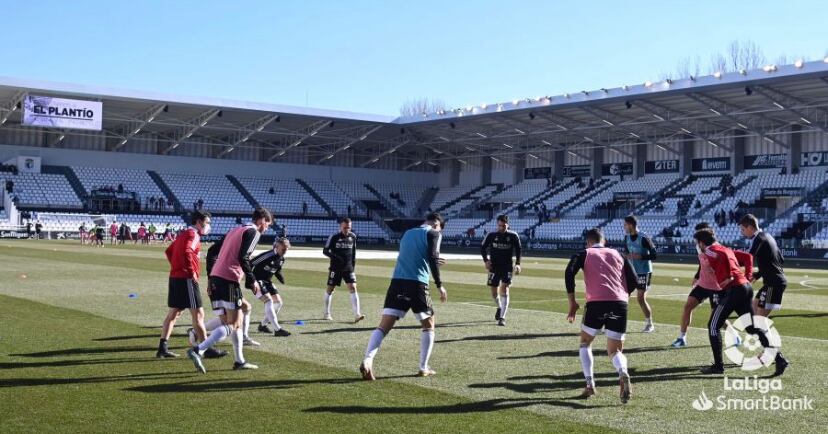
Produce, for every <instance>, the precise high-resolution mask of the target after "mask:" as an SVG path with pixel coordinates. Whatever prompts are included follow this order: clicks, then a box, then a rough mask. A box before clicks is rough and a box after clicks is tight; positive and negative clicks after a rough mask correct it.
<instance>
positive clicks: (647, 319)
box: [644, 316, 653, 326]
mask: <svg viewBox="0 0 828 434" xmlns="http://www.w3.org/2000/svg"><path fill="white" fill-rule="evenodd" d="M644 324H646V325H648V326H650V325H653V317H652V316H651V317H649V318H644Z"/></svg>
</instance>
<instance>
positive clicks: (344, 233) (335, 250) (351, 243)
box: [322, 217, 365, 323]
mask: <svg viewBox="0 0 828 434" xmlns="http://www.w3.org/2000/svg"><path fill="white" fill-rule="evenodd" d="M322 253H323V254H324V255H325V256H327V257H329V258H331V264H330V266H329V267H328V288H327V290H326V291H325V310H324V312H323V315H324V316H323V318H325V319H326V320H328V321H330V320H332V319H333V317H331V299H332V298H333V293H334V290H335V289H336V287H337V286H339V285H341V284H342V281H343V280H344V281H345V284H346V285H347V286H348V292H350V293H351V309H353V311H354V323H358V322H360V321H362V320H363V319H365V315H363V314H362V310H361V309H360V306H359V293H357V286H356V274H355V273H354V266H355V265H356V235H354V233H353V232H351V219H349V218H347V217H345V218H343V219H342V220H340V221H339V232H337V233H335V234H333V235H331V236H330V237H329V238H328V242H326V243H325V247H324V248H323V249H322Z"/></svg>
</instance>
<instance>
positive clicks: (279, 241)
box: [273, 237, 290, 247]
mask: <svg viewBox="0 0 828 434" xmlns="http://www.w3.org/2000/svg"><path fill="white" fill-rule="evenodd" d="M279 244H282V245H284V246H285V247H290V240H289V239H287V238H285V237H277V238H276V241H275V242H274V243H273V247H276V246H277V245H279Z"/></svg>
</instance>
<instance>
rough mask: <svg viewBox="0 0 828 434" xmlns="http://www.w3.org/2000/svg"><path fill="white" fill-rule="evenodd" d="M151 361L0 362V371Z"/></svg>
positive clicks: (145, 360)
mask: <svg viewBox="0 0 828 434" xmlns="http://www.w3.org/2000/svg"><path fill="white" fill-rule="evenodd" d="M151 360H155V358H143V359H136V358H131V359H92V360H53V361H49V362H0V369H25V368H59V367H63V366H91V365H111V364H116V363H144V362H148V361H151Z"/></svg>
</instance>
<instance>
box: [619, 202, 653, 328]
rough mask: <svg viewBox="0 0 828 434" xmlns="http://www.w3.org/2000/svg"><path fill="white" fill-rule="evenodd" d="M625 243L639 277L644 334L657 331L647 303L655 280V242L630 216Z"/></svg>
mask: <svg viewBox="0 0 828 434" xmlns="http://www.w3.org/2000/svg"><path fill="white" fill-rule="evenodd" d="M624 231H625V232H627V235H626V236H624V243H625V244H626V245H627V259H629V260H630V262H632V264H633V267H634V268H635V273H636V274H637V275H638V285H637V287H636V289H638V291H637V292H636V295H637V296H638V297H637V298H638V305H639V306H641V311H642V312H644V329H643V330H641V332H642V333H652V332H654V331H655V325H654V324H653V310H652V309H651V308H650V303H647V291H648V290H649V289H650V281H651V280H652V278H653V261H655V259H656V250H655V245H654V244H653V240H651V239H650V237H648V236H646V235H644V234H643V233H641V232H638V218H636V217H635V216H632V215H629V216H626V217H624Z"/></svg>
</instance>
